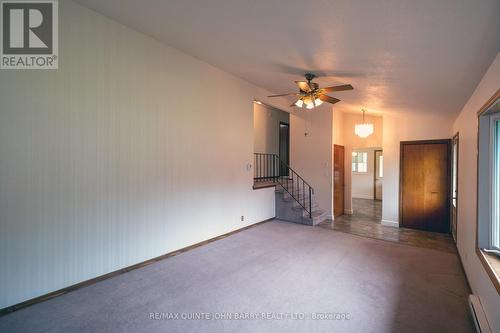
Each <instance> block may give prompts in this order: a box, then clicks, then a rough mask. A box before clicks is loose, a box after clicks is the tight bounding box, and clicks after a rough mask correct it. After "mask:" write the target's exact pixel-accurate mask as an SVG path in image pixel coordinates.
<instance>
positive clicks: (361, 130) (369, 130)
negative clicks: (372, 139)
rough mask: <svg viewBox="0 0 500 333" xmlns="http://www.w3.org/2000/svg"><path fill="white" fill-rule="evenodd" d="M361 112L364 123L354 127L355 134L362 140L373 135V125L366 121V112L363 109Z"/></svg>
mask: <svg viewBox="0 0 500 333" xmlns="http://www.w3.org/2000/svg"><path fill="white" fill-rule="evenodd" d="M361 111H362V112H363V122H362V123H361V124H356V125H355V126H354V133H355V134H356V135H357V136H359V137H360V138H366V137H369V136H370V135H372V134H373V124H371V123H367V122H366V121H365V112H366V110H365V109H361Z"/></svg>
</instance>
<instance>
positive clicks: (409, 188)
mask: <svg viewBox="0 0 500 333" xmlns="http://www.w3.org/2000/svg"><path fill="white" fill-rule="evenodd" d="M450 146H451V145H450V140H429V141H412V142H401V156H400V163H401V165H400V224H401V226H403V227H406V228H414V229H421V230H428V231H436V232H450V209H449V207H450Z"/></svg>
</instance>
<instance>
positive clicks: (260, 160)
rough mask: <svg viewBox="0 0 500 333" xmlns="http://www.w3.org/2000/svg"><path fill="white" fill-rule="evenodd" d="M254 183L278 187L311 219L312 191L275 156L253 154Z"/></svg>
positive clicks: (293, 171) (302, 179)
mask: <svg viewBox="0 0 500 333" xmlns="http://www.w3.org/2000/svg"><path fill="white" fill-rule="evenodd" d="M253 179H254V182H273V183H277V184H278V185H280V186H281V187H282V188H283V189H284V190H285V191H286V192H287V193H288V194H289V195H290V196H291V197H292V198H293V199H294V200H295V201H296V202H297V203H298V204H299V205H300V206H301V207H302V208H303V209H304V210H305V211H306V212H307V213H308V215H309V218H312V195H313V194H314V189H313V187H312V186H311V185H309V183H307V182H306V181H305V180H304V178H302V177H301V176H300V175H299V174H298V173H297V172H295V170H293V169H292V168H290V166H289V165H288V164H287V163H285V162H284V161H282V160H281V159H280V158H279V156H278V155H276V154H265V153H254V178H253Z"/></svg>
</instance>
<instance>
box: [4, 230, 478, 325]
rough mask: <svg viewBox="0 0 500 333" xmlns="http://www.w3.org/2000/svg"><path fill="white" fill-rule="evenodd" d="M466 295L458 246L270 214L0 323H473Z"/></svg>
mask: <svg viewBox="0 0 500 333" xmlns="http://www.w3.org/2000/svg"><path fill="white" fill-rule="evenodd" d="M468 293H469V291H468V288H467V285H466V282H465V278H464V276H463V273H462V270H461V267H460V263H459V260H458V257H457V255H456V254H453V253H446V252H442V251H437V250H433V249H426V248H419V247H413V246H407V245H399V244H394V243H389V242H385V241H379V240H375V239H368V238H362V237H358V236H352V235H349V234H346V233H341V232H336V231H333V230H326V229H322V228H318V227H309V226H303V225H297V224H292V223H287V222H281V221H272V222H269V223H265V224H262V225H260V226H257V227H255V228H251V229H248V230H245V231H243V232H240V233H237V234H235V235H232V236H230V237H227V238H224V239H222V240H219V241H216V242H213V243H210V244H208V245H205V246H202V247H199V248H196V249H194V250H191V251H189V252H186V253H182V254H180V255H178V256H175V257H172V258H169V259H166V260H163V261H161V262H157V263H155V264H152V265H149V266H146V267H143V268H140V269H137V270H134V271H131V272H128V273H125V274H122V275H120V276H117V277H114V278H112V279H108V280H105V281H102V282H99V283H97V284H94V285H91V286H88V287H85V288H82V289H79V290H76V291H74V292H71V293H68V294H66V295H63V296H60V297H57V298H54V299H51V300H49V301H46V302H43V303H40V304H37V305H34V306H31V307H28V308H25V309H22V310H19V311H16V312H13V313H11V314H9V315H6V316H3V317H0V332H453V333H458V332H473V326H472V323H471V320H470V317H469V312H468V306H467V295H468ZM176 316H177V317H176ZM193 316H194V317H195V319H193ZM242 318H243V319H242Z"/></svg>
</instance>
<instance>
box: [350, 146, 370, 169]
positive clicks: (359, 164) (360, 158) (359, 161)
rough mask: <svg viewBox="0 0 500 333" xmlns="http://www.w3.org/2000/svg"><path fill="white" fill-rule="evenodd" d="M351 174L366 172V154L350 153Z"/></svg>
mask: <svg viewBox="0 0 500 333" xmlns="http://www.w3.org/2000/svg"><path fill="white" fill-rule="evenodd" d="M352 172H363V173H365V172H368V153H367V152H359V151H353V152H352Z"/></svg>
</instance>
